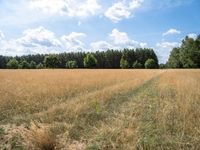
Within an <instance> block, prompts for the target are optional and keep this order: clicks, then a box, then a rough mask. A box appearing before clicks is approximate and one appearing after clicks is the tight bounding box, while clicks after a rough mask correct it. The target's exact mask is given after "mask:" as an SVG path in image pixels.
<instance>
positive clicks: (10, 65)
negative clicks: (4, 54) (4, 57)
mask: <svg viewBox="0 0 200 150" xmlns="http://www.w3.org/2000/svg"><path fill="white" fill-rule="evenodd" d="M18 65H19V62H18V61H17V60H16V59H14V58H13V59H10V60H9V62H8V63H7V67H8V68H9V69H17V68H18Z"/></svg>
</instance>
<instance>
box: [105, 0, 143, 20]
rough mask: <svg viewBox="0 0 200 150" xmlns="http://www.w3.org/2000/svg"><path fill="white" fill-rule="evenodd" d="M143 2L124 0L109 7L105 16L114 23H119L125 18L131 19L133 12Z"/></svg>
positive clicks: (141, 0) (139, 0) (140, 0)
mask: <svg viewBox="0 0 200 150" xmlns="http://www.w3.org/2000/svg"><path fill="white" fill-rule="evenodd" d="M142 2H143V0H122V1H120V2H117V3H114V4H113V5H112V6H111V7H109V8H108V10H107V11H106V12H105V14H104V15H105V16H106V17H107V18H109V19H110V20H112V21H113V22H119V21H120V20H122V19H124V18H125V19H127V18H130V17H131V15H132V14H133V11H134V10H135V9H137V8H138V7H140V6H141V4H142Z"/></svg>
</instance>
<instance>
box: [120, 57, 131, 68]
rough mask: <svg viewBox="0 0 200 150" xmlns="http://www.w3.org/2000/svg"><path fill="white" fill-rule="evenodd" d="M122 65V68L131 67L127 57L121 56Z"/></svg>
mask: <svg viewBox="0 0 200 150" xmlns="http://www.w3.org/2000/svg"><path fill="white" fill-rule="evenodd" d="M120 67H121V68H122V69H126V68H129V63H128V61H127V60H125V59H123V58H121V60H120Z"/></svg>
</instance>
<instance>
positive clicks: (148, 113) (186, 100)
mask: <svg viewBox="0 0 200 150" xmlns="http://www.w3.org/2000/svg"><path fill="white" fill-rule="evenodd" d="M0 149H2V150H10V149H13V150H29V149H33V150H54V149H58V150H60V149H63V150H116V149H118V150H134V149H140V150H155V149H173V150H179V149H184V150H197V149H200V70H78V69H77V70H76V69H75V70H59V69H58V70H57V69H56V70H0Z"/></svg>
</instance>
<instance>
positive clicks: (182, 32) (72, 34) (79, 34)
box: [0, 0, 200, 63]
mask: <svg viewBox="0 0 200 150" xmlns="http://www.w3.org/2000/svg"><path fill="white" fill-rule="evenodd" d="M199 8H200V1H198V0H187V1H186V0H183V1H181V0H174V1H171V0H163V1H161V2H156V0H112V1H109V2H106V1H105V0H85V1H84V2H83V1H80V0H57V1H55V0H51V1H47V0H30V1H26V0H19V1H18V3H15V1H14V0H10V1H6V0H0V18H1V19H0V55H4V56H16V55H18V56H21V55H28V54H38V53H39V54H45V53H46V54H50V53H63V52H66V53H68V52H78V51H85V52H87V51H90V52H95V51H105V50H107V49H119V50H120V49H124V48H132V49H135V48H152V49H153V50H154V51H155V52H156V54H157V56H158V59H159V62H160V63H165V62H166V61H167V59H168V57H169V54H170V51H171V50H172V48H174V47H178V46H180V44H181V41H182V39H184V38H185V36H189V37H191V38H194V39H195V38H196V37H197V35H198V34H199V33H200V29H199V26H200V20H199V18H198V15H197V14H198V10H199Z"/></svg>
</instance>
